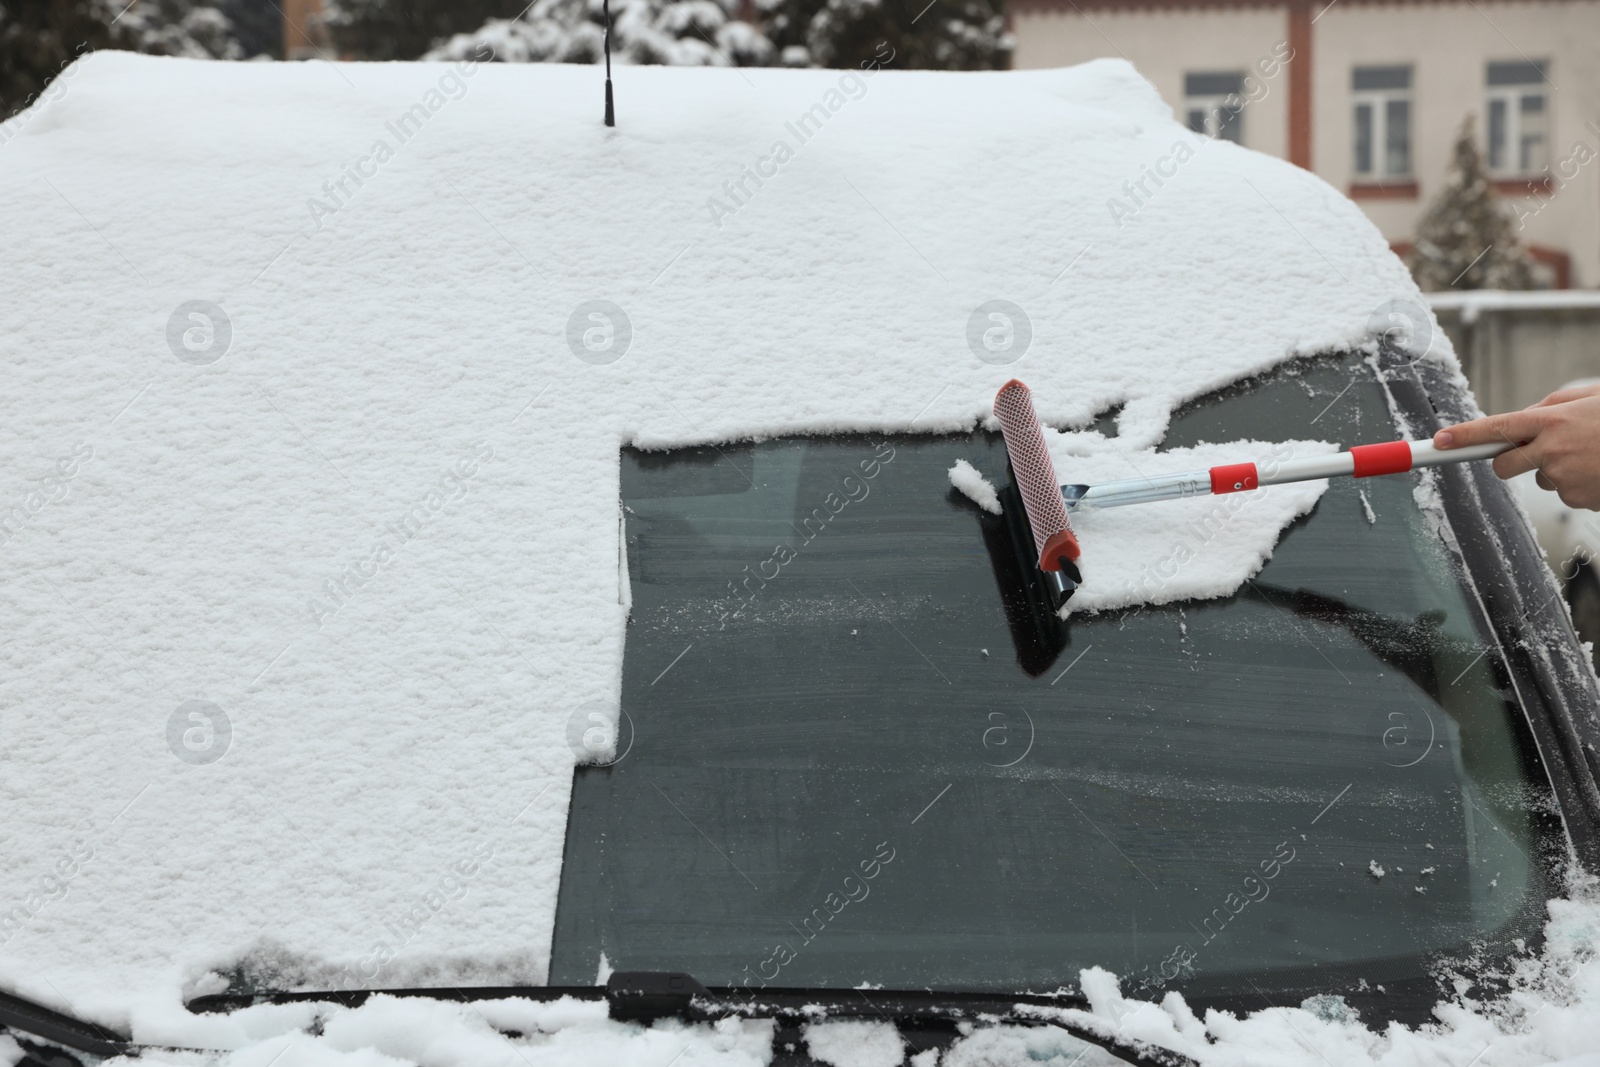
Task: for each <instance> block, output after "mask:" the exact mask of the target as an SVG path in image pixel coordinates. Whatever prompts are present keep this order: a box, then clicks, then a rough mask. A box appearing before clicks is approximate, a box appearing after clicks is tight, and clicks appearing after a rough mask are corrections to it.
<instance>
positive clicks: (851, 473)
mask: <svg viewBox="0 0 1600 1067" xmlns="http://www.w3.org/2000/svg"><path fill="white" fill-rule="evenodd" d="M1394 436H1396V433H1395V429H1394V425H1393V422H1392V420H1391V417H1390V415H1389V409H1388V406H1387V400H1386V397H1385V394H1384V392H1383V390H1382V388H1381V386H1380V385H1379V384H1378V382H1377V381H1376V380H1375V378H1374V375H1373V372H1372V371H1371V370H1370V369H1369V368H1368V367H1367V366H1366V365H1365V364H1364V363H1362V362H1360V361H1359V360H1355V359H1351V360H1346V361H1334V360H1328V361H1320V362H1317V363H1314V364H1304V365H1300V366H1297V367H1293V368H1287V369H1284V370H1281V371H1280V372H1278V373H1275V374H1273V375H1270V376H1268V377H1266V378H1263V379H1260V380H1257V381H1254V382H1249V383H1244V384H1242V385H1240V386H1237V387H1234V388H1231V389H1229V390H1226V391H1224V392H1223V393H1221V394H1218V395H1216V396H1213V397H1211V398H1208V399H1207V400H1205V401H1203V402H1201V403H1197V404H1195V405H1193V406H1191V407H1190V408H1189V409H1187V410H1186V411H1184V412H1182V413H1180V415H1179V416H1178V417H1177V418H1176V420H1175V421H1174V424H1173V426H1172V429H1171V431H1170V433H1169V434H1168V436H1167V438H1166V440H1165V442H1164V447H1179V446H1186V445H1193V444H1196V443H1199V442H1201V441H1212V442H1216V441H1226V440H1230V439H1242V438H1253V439H1258V440H1283V439H1291V438H1321V439H1326V440H1332V441H1338V442H1340V443H1342V444H1344V445H1346V446H1348V445H1350V444H1355V443H1360V442H1363V441H1379V440H1385V439H1389V438H1392V437H1394ZM1241 458H1244V457H1241ZM957 459H967V460H969V461H971V462H972V463H973V464H974V465H975V466H977V467H978V468H979V469H980V470H981V471H983V472H985V473H986V474H987V475H989V477H990V478H991V480H994V481H995V482H996V483H997V484H1001V485H1003V484H1004V482H1005V481H1006V473H1005V471H1006V466H1005V453H1004V446H1003V444H1002V442H1001V441H1000V439H999V436H998V435H990V434H982V433H979V434H972V435H967V436H953V437H937V438H935V437H920V438H907V437H890V438H866V437H833V438H807V439H787V440H776V441H768V442H763V443H758V444H755V445H748V444H747V445H743V446H738V447H733V446H724V447H721V448H720V449H719V448H701V449H686V450H679V451H674V452H664V453H645V452H638V451H632V450H628V451H625V452H624V454H623V457H622V479H621V488H622V502H623V504H624V506H625V512H624V514H625V521H626V555H627V558H626V568H627V579H628V581H629V582H630V585H631V595H632V614H631V619H630V623H629V628H628V632H627V637H626V651H625V659H624V666H623V680H622V698H621V699H622V709H623V711H624V712H625V713H626V714H625V717H624V719H623V721H622V724H621V730H620V732H621V737H620V740H619V748H618V752H619V753H622V756H621V758H620V759H618V760H617V761H616V762H615V763H613V764H612V765H609V766H593V767H584V768H580V770H579V771H578V772H577V779H576V783H575V788H574V791H573V795H572V805H571V812H570V817H569V818H570V821H569V829H568V839H567V851H566V858H565V865H564V870H563V880H562V885H561V889H560V896H559V905H558V912H557V929H556V933H555V942H554V951H553V960H552V967H551V975H550V981H551V982H552V983H553V984H586V983H591V982H593V981H594V980H595V978H596V975H597V973H601V972H602V954H603V957H604V961H605V966H609V967H611V968H615V969H618V970H624V969H625V970H676V971H687V972H690V973H692V974H693V975H695V976H696V977H697V978H698V979H699V980H700V981H701V982H703V983H705V984H706V985H708V986H717V985H727V986H748V987H750V988H752V989H756V988H761V987H763V986H772V987H831V988H838V989H849V988H852V987H856V986H860V985H861V984H862V983H869V984H871V985H873V986H882V987H885V988H890V989H932V990H948V991H957V990H959V991H1009V992H1023V991H1036V992H1048V991H1051V990H1055V989H1059V988H1063V987H1066V988H1071V987H1074V986H1075V985H1076V982H1077V978H1078V972H1079V970H1080V968H1084V967H1088V966H1095V965H1098V966H1102V967H1105V968H1107V969H1109V970H1112V971H1114V972H1116V973H1117V974H1119V975H1121V976H1122V977H1123V980H1124V981H1123V985H1124V990H1125V991H1136V990H1142V991H1145V992H1147V993H1148V992H1149V991H1151V990H1160V989H1167V988H1176V989H1181V990H1184V991H1185V992H1186V993H1189V994H1191V995H1202V996H1203V995H1205V994H1217V995H1232V994H1238V993H1244V994H1249V993H1250V992H1251V991H1252V990H1253V991H1254V992H1255V993H1258V994H1262V995H1265V993H1266V992H1270V991H1272V990H1278V991H1285V990H1294V989H1309V988H1328V987H1329V986H1330V985H1337V986H1341V987H1342V986H1347V987H1349V988H1350V989H1352V990H1354V989H1376V988H1380V987H1383V986H1384V985H1385V984H1386V983H1388V984H1389V985H1390V987H1391V988H1397V984H1400V985H1403V984H1404V983H1407V982H1413V983H1414V982H1417V981H1423V980H1425V979H1426V976H1427V974H1428V973H1429V968H1430V966H1431V965H1432V964H1435V963H1437V962H1438V961H1439V960H1440V959H1441V958H1450V957H1464V956H1465V955H1467V954H1468V953H1469V952H1470V953H1472V954H1473V956H1474V958H1475V959H1476V960H1478V961H1479V962H1480V963H1481V962H1482V961H1484V960H1485V959H1487V958H1492V957H1494V956H1496V955H1500V954H1503V953H1508V952H1511V951H1513V947H1512V946H1513V945H1514V943H1515V939H1517V938H1533V937H1535V936H1536V935H1537V931H1538V929H1539V926H1540V923H1541V920H1542V917H1543V901H1544V900H1545V899H1546V897H1548V896H1549V895H1551V894H1550V889H1549V886H1548V885H1547V881H1546V879H1547V875H1546V874H1545V872H1544V870H1543V868H1542V865H1541V864H1540V863H1539V862H1536V861H1535V860H1534V859H1533V857H1535V856H1537V855H1539V851H1540V848H1541V845H1542V844H1543V837H1542V835H1544V834H1545V833H1546V828H1545V824H1544V823H1543V822H1542V821H1541V817H1540V816H1539V815H1538V814H1537V812H1538V811H1539V810H1541V809H1543V808H1546V807H1547V803H1548V802H1547V801H1546V800H1545V799H1544V798H1545V797H1546V790H1545V788H1544V786H1543V785H1542V783H1540V782H1539V781H1538V780H1537V778H1536V777H1535V776H1534V773H1533V768H1532V764H1531V761H1530V759H1529V757H1528V751H1529V749H1528V744H1527V742H1526V739H1525V737H1524V734H1523V727H1522V726H1521V724H1520V712H1519V711H1518V709H1517V708H1516V707H1515V706H1514V705H1513V704H1511V703H1509V702H1508V696H1507V694H1506V692H1505V691H1504V688H1503V682H1501V681H1500V680H1498V678H1499V677H1500V676H1501V673H1502V672H1501V668H1500V666H1499V657H1498V653H1497V652H1496V651H1495V650H1494V649H1493V648H1492V638H1491V636H1490V632H1489V630H1488V629H1487V627H1486V626H1485V625H1484V622H1483V620H1482V619H1481V618H1480V617H1479V615H1478V614H1477V611H1476V609H1475V607H1474V606H1472V605H1473V604H1474V601H1473V600H1472V598H1471V597H1470V596H1469V595H1468V593H1467V591H1466V587H1465V585H1464V582H1463V579H1462V577H1461V575H1460V573H1459V571H1458V568H1457V566H1456V565H1455V564H1454V563H1453V562H1452V560H1451V558H1450V556H1449V555H1448V553H1447V550H1446V549H1445V547H1444V544H1443V543H1442V541H1441V537H1440V536H1439V534H1438V532H1436V530H1435V528H1434V526H1433V521H1434V520H1433V519H1432V518H1430V517H1429V516H1427V515H1425V514H1424V513H1423V512H1422V511H1421V510H1420V508H1419V506H1418V504H1417V502H1416V500H1415V499H1414V497H1413V490H1414V488H1415V486H1416V485H1417V482H1418V478H1419V476H1418V475H1403V476H1397V477H1389V478H1374V479H1366V480H1363V481H1360V482H1357V481H1353V480H1350V479H1336V480H1334V482H1333V484H1332V485H1331V487H1330V488H1329V490H1328V491H1327V493H1326V495H1324V496H1323V497H1322V499H1321V500H1320V502H1319V503H1318V504H1317V505H1316V508H1315V510H1314V511H1313V512H1312V513H1311V514H1310V515H1309V516H1308V517H1306V518H1305V519H1303V520H1301V521H1299V522H1297V523H1295V524H1294V525H1293V526H1291V527H1290V528H1289V529H1288V530H1287V531H1286V532H1285V534H1284V536H1283V538H1282V540H1281V541H1280V542H1279V545H1278V547H1277V549H1276V552H1275V555H1274V557H1273V558H1272V560H1271V561H1270V562H1269V563H1268V564H1267V565H1266V567H1265V568H1264V569H1263V570H1262V572H1261V573H1260V574H1259V575H1258V576H1257V577H1256V579H1255V580H1254V581H1253V582H1251V583H1248V584H1246V585H1245V586H1244V587H1243V588H1242V589H1240V590H1239V591H1238V592H1237V593H1236V594H1235V595H1233V596H1230V597H1227V598H1224V599H1219V600H1211V601H1204V602H1189V603H1181V604H1174V605H1168V606H1165V607H1159V608H1149V607H1145V608H1139V609H1130V610H1125V611H1115V612H1108V613H1102V614H1099V615H1096V616H1090V617H1073V618H1072V619H1071V620H1070V622H1069V623H1068V624H1067V626H1066V628H1065V638H1066V643H1065V647H1064V648H1061V649H1059V650H1058V651H1057V650H1054V649H1052V650H1048V652H1047V655H1046V656H1045V658H1046V659H1047V660H1048V661H1049V662H1048V663H1041V662H1040V661H1039V653H1038V650H1037V649H1035V650H1032V651H1029V650H1028V649H1026V648H1024V647H1022V645H1023V644H1025V642H1023V643H1019V640H1018V638H1017V637H1016V636H1014V635H1015V634H1016V633H1017V631H1016V629H1015V627H1014V626H1013V624H1012V623H1013V622H1014V621H1015V620H1012V622H1008V618H1007V613H1006V607H1005V605H1004V603H1003V601H1002V587H1003V586H1004V582H1005V575H1004V573H1003V572H1004V570H1005V566H1006V565H1005V562H1004V560H1003V559H1001V558H1000V556H1001V555H1002V554H997V553H996V552H994V551H993V549H994V546H996V545H1000V544H1002V543H1003V539H1002V538H999V537H997V536H996V529H997V525H996V524H997V523H998V520H995V519H992V518H989V517H987V516H985V515H984V514H983V513H982V512H980V511H979V510H978V509H977V508H975V507H974V506H973V505H971V504H970V502H968V501H967V500H966V499H965V498H963V497H961V496H959V495H957V494H955V493H954V492H953V491H952V490H951V487H950V483H949V480H948V477H947V474H946V472H947V471H948V470H949V468H950V467H951V465H952V464H953V463H954V461H955V460H957ZM1266 491H1267V492H1271V491H1272V490H1270V489H1269V490H1266ZM1144 508H1145V510H1146V512H1147V516H1148V521H1149V522H1152V523H1159V522H1161V521H1162V516H1161V508H1162V505H1161V504H1150V505H1145V506H1144ZM1179 536H1180V534H1179V533H1178V532H1176V531H1175V533H1174V537H1175V538H1177V537H1179ZM1025 665H1026V667H1027V669H1024V667H1025ZM1259 1003H1260V1001H1259V1000H1258V1001H1257V1005H1259Z"/></svg>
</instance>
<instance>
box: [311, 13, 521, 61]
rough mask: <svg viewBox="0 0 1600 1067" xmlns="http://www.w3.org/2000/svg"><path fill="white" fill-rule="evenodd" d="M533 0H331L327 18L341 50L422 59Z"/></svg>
mask: <svg viewBox="0 0 1600 1067" xmlns="http://www.w3.org/2000/svg"><path fill="white" fill-rule="evenodd" d="M527 2H528V0H326V3H325V4H324V7H323V22H324V25H326V26H327V27H328V30H329V32H330V33H331V34H332V35H333V40H334V43H335V45H337V46H338V49H339V51H340V52H341V53H343V54H346V55H352V56H355V57H357V58H358V59H385V60H387V59H416V58H418V57H419V56H421V55H422V54H423V53H424V52H426V51H427V50H428V49H430V48H432V47H434V46H435V45H436V44H438V43H439V42H440V41H443V40H446V39H448V38H450V37H451V36H452V35H454V34H458V33H467V32H469V31H472V30H475V29H477V28H478V27H480V26H483V25H484V24H485V22H486V21H488V20H493V19H502V20H503V19H507V18H511V17H513V16H515V15H516V14H517V12H519V11H521V10H522V8H523V6H524V5H525V4H526V3H527Z"/></svg>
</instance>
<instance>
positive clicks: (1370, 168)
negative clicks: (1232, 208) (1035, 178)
mask: <svg viewBox="0 0 1600 1067" xmlns="http://www.w3.org/2000/svg"><path fill="white" fill-rule="evenodd" d="M1010 12H1011V20H1012V29H1013V32H1014V33H1015V34H1016V53H1015V60H1014V63H1015V66H1017V67H1019V68H1021V67H1059V66H1068V65H1071V64H1074V63H1082V62H1085V61H1087V60H1090V59H1096V58H1100V57H1112V58H1116V57H1121V58H1124V59H1127V60H1128V61H1130V62H1131V63H1133V65H1134V66H1135V67H1137V68H1138V69H1139V71H1140V73H1142V74H1143V75H1144V76H1145V77H1146V78H1148V79H1149V80H1150V81H1151V82H1152V83H1154V85H1155V87H1156V88H1157V89H1158V90H1159V91H1160V92H1161V95H1162V97H1163V98H1164V99H1166V100H1167V102H1168V103H1170V104H1171V105H1172V107H1173V110H1174V112H1175V113H1176V114H1177V116H1178V118H1179V120H1180V121H1182V122H1185V123H1186V124H1188V125H1189V127H1190V128H1191V129H1194V130H1196V131H1198V132H1202V133H1205V134H1207V135H1209V136H1212V137H1222V138H1226V139H1228V140H1231V141H1236V142H1238V143H1240V144H1243V145H1245V146H1246V147H1249V148H1253V149H1257V150H1259V151H1262V152H1270V153H1272V154H1274V155H1278V156H1281V157H1283V158H1285V159H1288V160H1289V161H1290V162H1292V163H1295V164H1298V165H1299V166H1302V167H1305V168H1307V169H1309V170H1313V171H1315V172H1316V173H1317V174H1318V175H1320V176H1321V177H1322V178H1323V179H1324V180H1326V181H1327V182H1329V183H1330V184H1331V185H1333V186H1334V187H1335V188H1337V189H1339V190H1341V191H1343V192H1345V193H1346V194H1348V195H1349V196H1350V197H1352V198H1353V199H1355V200H1356V201H1358V202H1359V203H1360V204H1361V205H1362V207H1363V208H1364V209H1365V210H1366V212H1367V215H1368V216H1369V217H1370V218H1371V219H1372V221H1373V222H1374V223H1376V224H1377V226H1378V228H1379V229H1380V230H1381V231H1382V232H1383V234H1384V236H1385V237H1387V238H1388V239H1389V241H1390V242H1391V244H1393V245H1394V246H1395V247H1396V248H1397V249H1402V250H1403V249H1404V248H1405V247H1406V246H1408V245H1409V243H1410V241H1411V238H1412V236H1413V235H1414V233H1415V230H1416V223H1417V220H1418V218H1419V217H1420V216H1421V215H1422V212H1423V210H1424V208H1425V207H1426V206H1427V203H1428V201H1429V200H1430V199H1432V198H1433V197H1434V196H1435V195H1437V193H1438V192H1439V189H1440V187H1441V185H1442V184H1443V182H1444V179H1445V175H1446V172H1447V168H1448V166H1449V163H1450V156H1451V146H1452V145H1453V143H1454V141H1455V138H1456V136H1457V134H1458V133H1459V131H1460V128H1461V124H1462V122H1463V120H1464V119H1466V118H1468V117H1469V116H1471V117H1472V118H1473V119H1474V120H1475V127H1476V129H1477V131H1478V136H1479V139H1480V143H1481V145H1482V148H1483V152H1484V157H1485V160H1486V161H1487V163H1488V166H1489V169H1490V171H1491V173H1492V174H1493V175H1494V177H1495V188H1496V191H1497V192H1499V193H1500V194H1501V195H1502V196H1504V197H1506V198H1508V201H1509V203H1510V204H1511V205H1512V206H1513V208H1514V210H1515V211H1516V213H1517V215H1518V216H1519V219H1520V229H1519V237H1520V238H1521V240H1522V241H1523V242H1524V243H1525V244H1527V245H1528V246H1529V248H1530V250H1531V251H1532V253H1533V254H1534V256H1535V258H1536V259H1537V260H1538V261H1539V262H1540V263H1542V264H1544V266H1545V267H1546V268H1547V271H1546V273H1547V275H1548V277H1549V280H1550V281H1551V283H1552V284H1553V285H1555V286H1556V287H1558V288H1566V287H1568V286H1575V287H1584V288H1593V287H1596V286H1600V0H1542V2H1541V0H1530V2H1515V0H1512V2H1506V0H1499V2H1489V0H1481V2H1480V0H1383V2H1378V3H1375V2H1372V0H1333V2H1332V3H1326V2H1325V0H1317V2H1315V3H1308V2H1306V0H1255V2H1250V0H1242V2H1224V0H1010Z"/></svg>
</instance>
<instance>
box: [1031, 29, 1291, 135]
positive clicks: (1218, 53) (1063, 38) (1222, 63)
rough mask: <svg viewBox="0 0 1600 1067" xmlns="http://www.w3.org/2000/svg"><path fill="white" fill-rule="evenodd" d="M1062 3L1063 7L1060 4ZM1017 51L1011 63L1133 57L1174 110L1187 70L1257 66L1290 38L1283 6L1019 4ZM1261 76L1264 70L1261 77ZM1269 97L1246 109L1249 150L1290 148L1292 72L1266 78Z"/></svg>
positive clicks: (1043, 64)
mask: <svg viewBox="0 0 1600 1067" xmlns="http://www.w3.org/2000/svg"><path fill="white" fill-rule="evenodd" d="M1063 6H1065V5H1063ZM1012 26H1013V32H1014V33H1015V34H1016V38H1017V50H1016V52H1015V54H1014V56H1013V59H1012V66H1014V67H1016V68H1018V69H1023V68H1029V67H1069V66H1072V65H1074V64H1077V63H1085V62H1088V61H1089V60H1091V59H1099V58H1102V57H1110V58H1112V59H1117V58H1122V59H1126V60H1128V61H1129V62H1130V63H1132V64H1133V65H1134V66H1135V67H1137V68H1138V69H1139V73H1141V74H1143V75H1144V76H1145V77H1146V78H1148V79H1149V80H1150V82H1151V84H1153V85H1154V86H1155V87H1156V89H1157V90H1158V91H1159V92H1160V93H1161V98H1162V99H1163V100H1165V101H1166V102H1167V103H1169V104H1171V105H1172V107H1173V109H1174V112H1175V113H1176V112H1177V110H1178V109H1179V108H1181V107H1182V105H1183V76H1184V74H1185V73H1186V72H1189V71H1228V70H1237V71H1253V70H1254V69H1256V67H1255V64H1256V62H1257V61H1258V60H1260V59H1262V58H1263V57H1266V58H1271V57H1272V55H1273V49H1274V48H1277V47H1279V46H1281V45H1282V44H1283V43H1284V42H1285V41H1286V39H1287V37H1286V35H1287V33H1288V19H1287V16H1286V15H1285V14H1284V11H1283V10H1282V9H1281V8H1278V9H1271V8H1268V9H1256V10H1243V9H1232V10H1203V11H1172V10H1144V11H1138V10H1136V11H1090V12H1089V13H1088V14H1087V15H1084V14H1080V13H1078V12H1076V11H1074V10H1073V9H1072V8H1071V7H1067V8H1066V13H1065V14H1063V13H1061V11H1060V10H1040V9H1038V8H1022V9H1020V10H1018V11H1016V12H1015V13H1014V14H1013V16H1012ZM1257 76H1258V77H1259V75H1257ZM1263 88H1264V90H1265V95H1264V96H1261V97H1260V98H1259V99H1258V100H1256V101H1255V102H1252V103H1250V104H1247V105H1246V106H1245V109H1244V131H1243V132H1244V144H1245V147H1247V148H1255V149H1259V150H1260V151H1262V152H1270V153H1271V154H1272V155H1275V156H1286V155H1288V152H1289V140H1288V130H1289V105H1288V97H1289V92H1288V88H1289V87H1288V71H1287V70H1280V71H1279V72H1278V75H1277V77H1275V78H1272V79H1267V80H1265V84H1264V86H1263Z"/></svg>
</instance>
